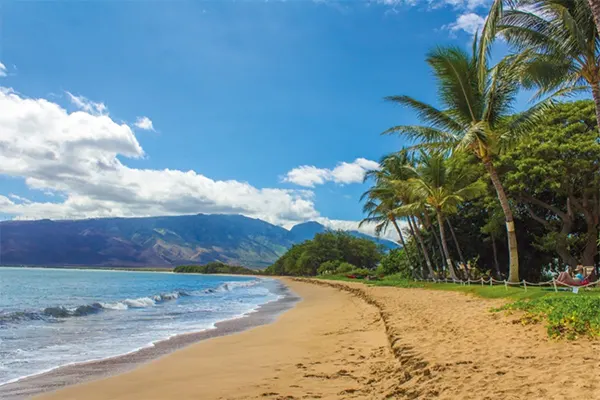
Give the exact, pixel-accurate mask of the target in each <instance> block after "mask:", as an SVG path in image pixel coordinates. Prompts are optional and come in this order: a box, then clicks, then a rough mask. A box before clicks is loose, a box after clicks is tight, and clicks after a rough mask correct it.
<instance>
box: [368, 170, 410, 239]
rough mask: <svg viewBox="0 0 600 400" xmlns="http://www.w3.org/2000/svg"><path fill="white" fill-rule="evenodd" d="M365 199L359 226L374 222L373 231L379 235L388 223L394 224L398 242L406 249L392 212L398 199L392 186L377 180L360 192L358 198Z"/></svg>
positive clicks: (395, 217)
mask: <svg viewBox="0 0 600 400" xmlns="http://www.w3.org/2000/svg"><path fill="white" fill-rule="evenodd" d="M365 199H367V201H366V202H365V204H364V206H363V212H365V213H366V214H367V217H366V218H364V219H363V220H362V221H360V223H359V225H358V226H359V227H360V226H362V225H364V224H366V223H375V224H376V225H375V233H376V234H377V235H380V234H381V232H385V231H386V230H387V228H388V227H389V225H390V224H392V225H393V226H394V229H395V230H396V233H398V237H399V238H400V244H401V245H402V247H403V248H405V249H406V242H405V241H404V235H403V234H402V230H401V229H400V226H398V221H397V216H396V214H394V209H395V208H396V207H397V205H398V200H397V198H396V194H395V192H394V188H393V187H392V186H390V185H389V184H386V183H385V182H378V183H377V184H376V185H375V186H373V187H371V188H370V189H369V190H367V191H366V192H365V193H363V194H362V196H361V197H360V200H361V201H363V200H365Z"/></svg>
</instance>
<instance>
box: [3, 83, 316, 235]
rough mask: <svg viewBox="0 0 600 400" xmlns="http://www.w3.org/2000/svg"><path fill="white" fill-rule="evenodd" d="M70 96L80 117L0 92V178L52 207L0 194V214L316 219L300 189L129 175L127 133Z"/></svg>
mask: <svg viewBox="0 0 600 400" xmlns="http://www.w3.org/2000/svg"><path fill="white" fill-rule="evenodd" d="M69 95H70V94H69ZM70 97H71V101H73V102H74V104H76V105H78V107H79V108H81V109H82V110H81V111H75V112H71V113H69V112H68V111H67V110H65V109H64V108H62V107H61V106H59V105H58V104H56V103H53V102H51V101H48V100H45V99H30V98H26V97H24V96H22V95H20V94H18V93H15V92H14V91H12V90H10V89H6V88H0V110H2V111H3V112H1V113H0V165H1V166H2V167H1V168H0V174H2V175H6V176H12V177H18V178H23V179H24V180H25V183H26V184H27V186H28V187H29V188H30V189H33V190H40V191H42V192H44V193H46V192H52V193H55V194H57V195H58V196H56V197H54V198H53V202H50V201H48V202H33V201H28V200H27V199H22V198H18V199H17V198H16V197H14V196H12V198H9V197H7V196H3V195H0V205H2V211H3V213H6V214H10V215H13V216H15V217H16V218H21V219H39V218H50V219H77V218H91V217H116V216H122V217H131V216H152V215H176V214H194V213H239V214H243V215H246V216H250V217H255V218H261V219H264V220H266V221H268V222H271V223H276V224H284V223H290V222H293V221H305V220H309V219H314V218H317V217H319V213H318V212H317V211H316V210H315V208H314V202H313V199H312V195H313V194H312V192H310V191H307V190H284V189H271V188H263V189H260V188H256V187H253V186H252V185H250V184H248V183H246V182H239V181H235V180H228V181H216V180H213V179H210V178H208V177H206V176H203V175H201V174H199V173H197V172H195V171H180V170H171V169H164V170H154V169H136V168H130V167H128V166H126V165H124V164H123V163H122V162H121V161H120V160H119V157H128V158H141V157H143V156H144V154H145V153H144V150H143V149H142V147H141V146H140V144H139V142H138V140H137V138H136V137H135V134H134V132H133V131H132V129H131V128H130V127H129V126H127V125H126V124H121V123H117V122H115V121H113V120H112V119H111V118H110V116H109V115H108V114H107V108H106V107H105V106H104V105H103V104H102V103H94V102H90V101H89V100H87V99H85V98H83V97H79V96H72V95H70ZM54 201H58V202H54Z"/></svg>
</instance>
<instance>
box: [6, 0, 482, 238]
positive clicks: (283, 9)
mask: <svg viewBox="0 0 600 400" xmlns="http://www.w3.org/2000/svg"><path fill="white" fill-rule="evenodd" d="M487 5H488V0H440V1H436V0H403V1H395V0H380V1H377V0H372V1H361V0H355V1H350V0H348V1H329V0H287V1H276V0H270V1H262V0H260V1H259V0H247V1H242V0H239V1H226V0H223V1H217V0H214V1H206V2H204V1H144V0H139V1H134V0H130V1H80V2H76V1H65V0H63V1H27V2H17V1H11V0H4V1H2V0H0V217H2V219H12V218H18V219H42V218H50V219H74V218H95V217H110V216H123V217H130V216H152V215H179V214H195V213H236V214H243V215H246V216H249V217H253V218H261V219H263V220H265V221H268V222H271V223H274V224H278V225H281V226H284V227H287V228H289V227H291V226H293V225H294V224H297V223H300V222H303V221H309V220H317V221H319V222H322V223H324V224H325V225H327V226H330V227H334V228H355V227H356V225H357V221H359V220H360V219H361V218H362V217H363V214H362V211H361V204H360V202H359V197H360V194H361V193H362V192H364V191H365V190H366V189H367V185H365V184H363V183H362V180H363V176H364V173H365V171H367V170H369V169H373V168H377V160H379V159H380V158H381V157H382V156H383V155H385V154H387V153H391V152H394V151H398V150H399V149H400V148H401V147H402V146H403V145H404V144H405V143H403V142H402V140H401V139H399V138H396V137H387V136H381V135H380V133H381V132H383V131H384V130H385V129H387V128H389V127H390V126H394V125H399V124H408V123H414V122H417V121H416V119H415V117H414V115H412V114H411V113H410V112H409V111H408V110H403V109H401V108H399V107H397V106H394V105H393V104H390V103H386V102H385V101H384V100H383V98H384V96H388V95H398V94H407V95H411V96H415V97H417V98H419V99H421V100H424V101H427V102H432V103H435V102H436V98H435V91H434V81H433V77H432V75H431V73H430V71H429V70H428V68H427V66H426V64H425V61H424V58H425V55H426V53H427V52H428V51H429V50H430V49H432V48H433V47H434V46H436V45H444V44H452V45H456V46H463V47H466V46H468V44H469V43H470V41H471V38H472V35H473V33H474V32H475V31H476V30H477V29H478V28H479V27H480V26H481V25H482V23H483V21H484V17H485V14H486V12H487V9H486V7H487ZM362 229H363V230H364V231H365V232H370V231H372V227H369V226H366V227H363V228H362Z"/></svg>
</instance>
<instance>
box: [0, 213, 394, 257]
mask: <svg viewBox="0 0 600 400" xmlns="http://www.w3.org/2000/svg"><path fill="white" fill-rule="evenodd" d="M326 230H327V228H326V227H325V226H323V225H321V224H319V223H317V222H314V221H310V222H305V223H302V224H298V225H296V226H294V227H293V228H292V229H291V230H287V229H285V228H282V227H280V226H276V225H272V224H269V223H268V222H265V221H262V220H260V219H253V218H248V217H244V216H241V215H221V214H213V215H206V214H198V215H182V216H169V217H146V218H102V219H86V220H60V221H52V220H39V221H3V222H0V264H1V265H44V266H110V267H172V266H177V265H182V264H205V263H207V262H210V261H221V262H224V263H227V264H234V265H243V266H247V267H252V268H263V267H266V266H268V265H270V264H272V263H273V262H274V261H275V260H277V258H279V257H280V256H281V255H282V254H283V253H285V251H286V250H287V249H288V248H290V247H291V246H292V245H294V244H296V243H300V242H303V241H305V240H308V239H312V238H313V237H314V236H315V235H316V234H317V233H320V232H325V231H326ZM350 233H351V234H353V235H355V236H359V237H367V238H369V239H372V240H374V241H376V242H378V243H379V244H382V245H383V246H385V247H386V248H388V249H390V248H394V247H397V245H396V244H395V243H393V242H391V241H388V240H385V239H378V238H374V237H371V236H369V235H365V234H363V233H360V232H357V231H351V232H350Z"/></svg>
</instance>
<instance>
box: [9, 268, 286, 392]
mask: <svg viewBox="0 0 600 400" xmlns="http://www.w3.org/2000/svg"><path fill="white" fill-rule="evenodd" d="M276 289H277V283H276V281H274V280H272V279H257V278H252V277H233V276H203V275H183V274H170V273H153V272H124V271H99V270H68V269H44V268H36V269H33V268H6V267H0V384H4V383H7V382H12V381H15V380H18V379H19V378H22V377H25V376H30V375H34V374H37V373H41V372H44V371H48V370H50V369H53V368H56V367H59V366H63V365H67V364H72V363H78V362H85V361H91V360H97V359H102V358H107V357H113V356H116V355H120V354H125V353H128V352H132V351H135V350H138V349H140V348H143V347H146V346H151V345H152V343H154V342H156V341H160V340H164V339H168V338H169V337H172V336H174V335H178V334H182V333H188V332H197V331H201V330H205V329H210V328H213V327H214V324H215V323H216V322H219V321H224V320H228V319H233V318H238V317H240V316H242V315H244V314H247V313H250V312H252V311H254V310H256V309H257V308H258V307H259V306H260V305H262V304H265V303H267V302H270V301H274V300H277V299H278V298H279V295H278V294H277V290H276Z"/></svg>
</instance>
